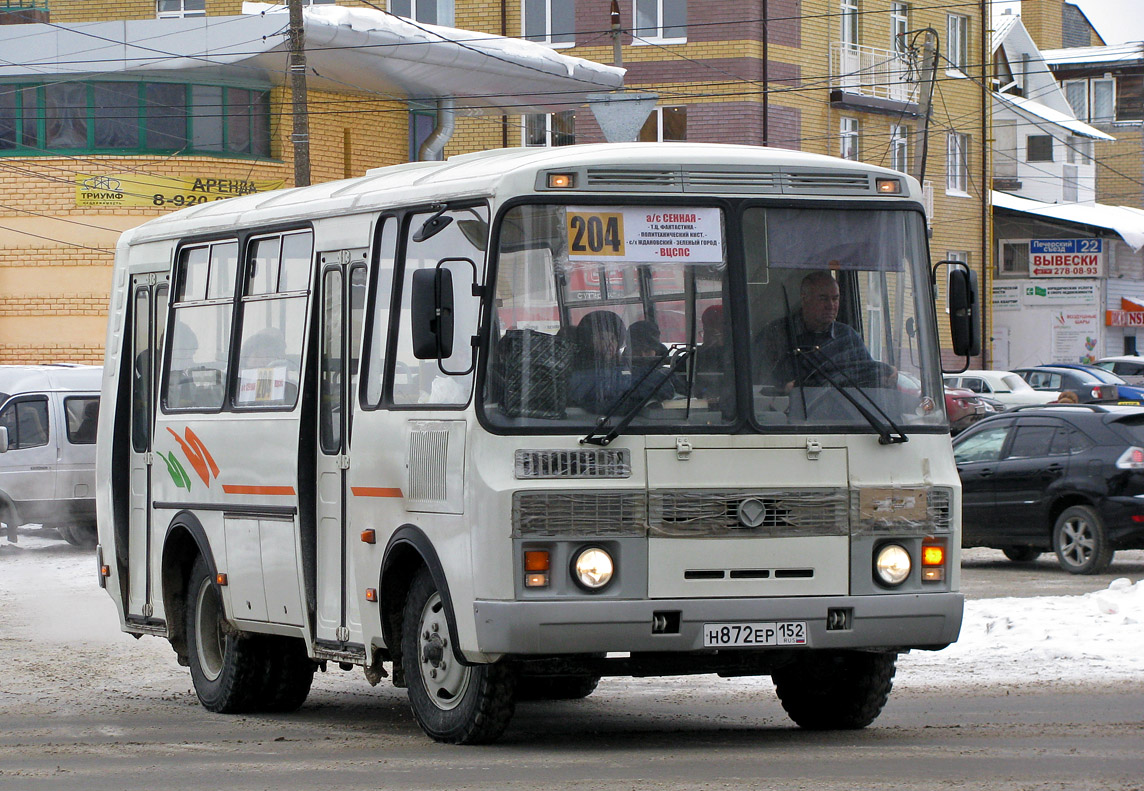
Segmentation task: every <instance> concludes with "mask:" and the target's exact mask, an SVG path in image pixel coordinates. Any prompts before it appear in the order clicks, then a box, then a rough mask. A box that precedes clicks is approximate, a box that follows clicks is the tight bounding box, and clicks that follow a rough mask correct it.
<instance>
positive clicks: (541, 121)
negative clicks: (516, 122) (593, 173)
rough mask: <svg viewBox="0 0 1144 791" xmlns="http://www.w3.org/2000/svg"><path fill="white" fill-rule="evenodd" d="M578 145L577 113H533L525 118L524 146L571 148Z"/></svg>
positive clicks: (567, 111)
mask: <svg viewBox="0 0 1144 791" xmlns="http://www.w3.org/2000/svg"><path fill="white" fill-rule="evenodd" d="M575 144H576V111H575V110H565V111H564V112H562V113H531V114H529V115H526V116H524V145H526V146H571V145H575Z"/></svg>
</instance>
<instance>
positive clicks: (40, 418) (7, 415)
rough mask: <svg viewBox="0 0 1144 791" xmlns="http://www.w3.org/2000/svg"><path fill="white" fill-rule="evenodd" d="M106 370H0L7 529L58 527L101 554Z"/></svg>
mask: <svg viewBox="0 0 1144 791" xmlns="http://www.w3.org/2000/svg"><path fill="white" fill-rule="evenodd" d="M102 374H103V368H102V367H101V366H97V365H70V364H59V365H0V526H2V527H3V528H6V530H7V535H8V540H9V541H13V542H14V541H16V528H17V527H19V526H20V525H24V524H40V525H43V526H44V527H54V528H57V529H58V530H59V532H60V534H61V535H62V536H63V537H64V539H65V540H66V541H67V542H68V543H70V544H74V545H76V546H83V547H94V546H95V542H96V532H95V427H96V424H97V422H98V415H99V386H100V379H101V377H102Z"/></svg>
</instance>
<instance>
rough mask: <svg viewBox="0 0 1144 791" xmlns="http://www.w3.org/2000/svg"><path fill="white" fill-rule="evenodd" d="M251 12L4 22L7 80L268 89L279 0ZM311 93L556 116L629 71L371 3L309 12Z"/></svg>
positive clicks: (280, 61) (276, 50)
mask: <svg viewBox="0 0 1144 791" xmlns="http://www.w3.org/2000/svg"><path fill="white" fill-rule="evenodd" d="M247 6H248V8H247V9H246V10H248V11H252V10H259V11H263V10H265V11H269V12H268V13H253V14H247V15H244V16H221V17H220V16H207V17H197V18H191V19H145V20H130V21H118V22H92V23H76V24H69V25H56V24H52V25H47V24H31V25H4V26H0V52H3V53H4V58H3V61H0V79H5V80H11V79H27V80H36V81H40V80H44V79H53V78H58V77H59V76H60V75H68V76H76V77H79V76H82V75H98V76H99V77H101V78H103V79H108V78H110V79H115V78H116V77H117V76H118V77H128V76H130V77H135V78H138V79H145V78H147V77H152V78H160V77H166V78H168V79H170V78H171V77H172V76H173V72H178V75H179V78H180V79H182V80H187V81H198V80H210V81H220V80H221V81H224V82H231V83H234V82H238V81H241V83H245V84H248V85H249V84H251V83H255V84H258V83H261V84H264V85H277V84H282V83H283V82H285V81H286V80H287V79H288V74H289V73H288V71H287V65H286V60H287V53H288V40H287V35H286V34H287V22H288V17H287V15H286V14H285V13H279V11H280V10H281V8H282V7H281V6H277V7H274V6H264V5H261V4H247ZM304 22H305V28H306V58H307V65H308V67H309V72H308V79H309V84H310V86H311V87H312V88H314V89H318V90H328V91H336V92H345V93H363V94H372V95H375V96H377V97H378V98H384V99H397V100H408V99H425V100H436V99H440V98H445V97H455V98H456V107H457V111H458V112H459V113H461V114H500V113H506V112H507V113H522V112H558V111H560V110H566V109H569V108H571V107H575V106H577V105H581V104H584V103H585V102H586V101H587V99H586V98H585V97H586V95H587V94H589V93H599V92H601V91H609V90H613V89H615V88H619V87H621V86H622V85H623V77H624V70H623V69H620V68H615V67H613V66H605V65H603V64H599V63H594V62H592V61H588V60H584V59H583V58H573V57H569V56H566V55H561V54H560V53H558V52H555V51H554V50H552V49H551V48H550V47H546V46H544V45H542V44H536V43H532V42H529V41H523V40H520V39H513V38H505V37H502V36H492V35H489V34H485V33H475V32H473V31H468V30H459V29H457V28H448V27H439V26H435V25H425V24H421V23H417V22H411V21H409V20H406V19H401V18H399V17H396V16H393V15H391V14H387V13H384V12H382V11H375V10H373V9H365V8H342V7H339V6H334V5H318V6H310V7H307V8H305V9H304Z"/></svg>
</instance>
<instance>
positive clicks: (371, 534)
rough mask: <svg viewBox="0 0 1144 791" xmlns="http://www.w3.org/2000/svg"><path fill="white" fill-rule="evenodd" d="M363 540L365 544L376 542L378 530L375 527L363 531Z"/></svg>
mask: <svg viewBox="0 0 1144 791" xmlns="http://www.w3.org/2000/svg"><path fill="white" fill-rule="evenodd" d="M361 540H362V543H363V544H376V543H377V531H376V530H374V529H373V528H370V529H368V530H363V531H361Z"/></svg>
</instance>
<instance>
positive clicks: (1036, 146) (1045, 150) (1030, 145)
mask: <svg viewBox="0 0 1144 791" xmlns="http://www.w3.org/2000/svg"><path fill="white" fill-rule="evenodd" d="M1025 161H1026V162H1052V161H1053V136H1052V135H1029V136H1028V137H1026V138H1025Z"/></svg>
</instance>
